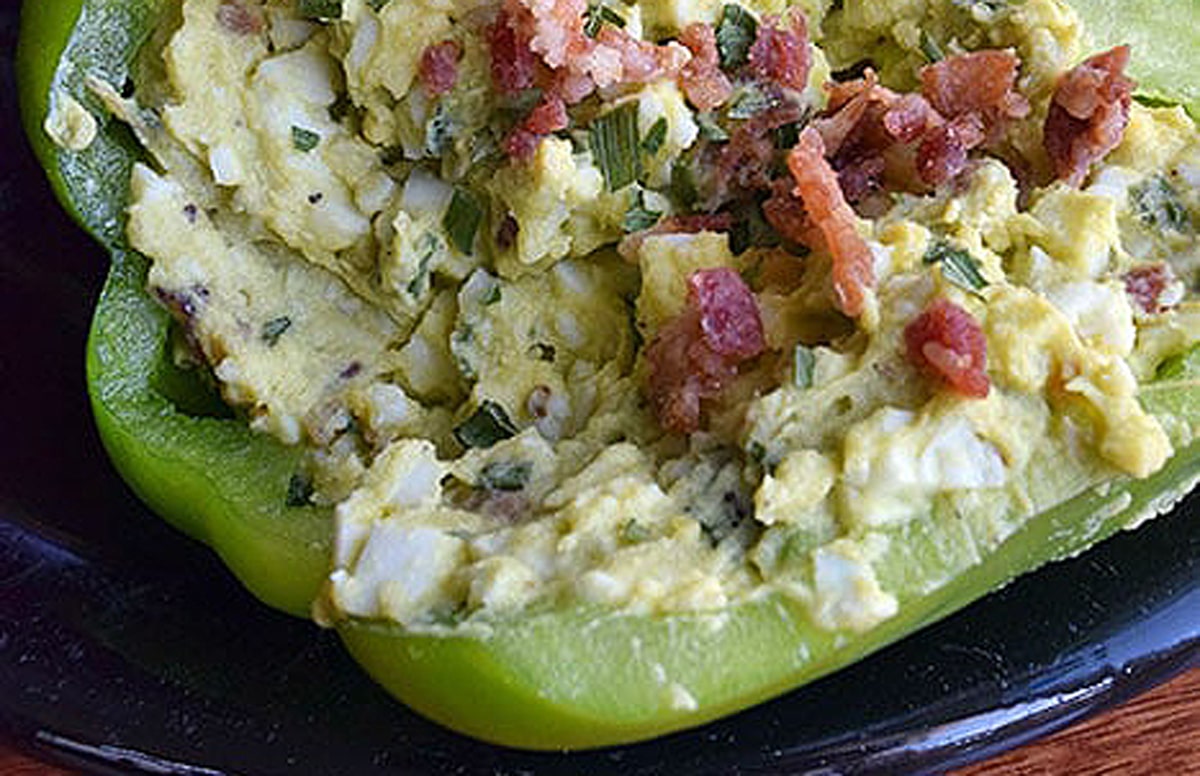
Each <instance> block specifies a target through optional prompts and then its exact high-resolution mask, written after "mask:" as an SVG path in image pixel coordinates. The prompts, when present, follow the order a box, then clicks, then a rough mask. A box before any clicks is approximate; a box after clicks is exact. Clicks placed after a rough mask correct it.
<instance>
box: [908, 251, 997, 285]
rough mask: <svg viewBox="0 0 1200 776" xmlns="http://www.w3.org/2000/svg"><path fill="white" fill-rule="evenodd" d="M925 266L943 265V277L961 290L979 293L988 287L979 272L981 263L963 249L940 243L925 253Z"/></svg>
mask: <svg viewBox="0 0 1200 776" xmlns="http://www.w3.org/2000/svg"><path fill="white" fill-rule="evenodd" d="M924 261H925V264H928V265H932V264H941V265H942V275H943V276H944V277H945V278H946V280H949V281H950V282H951V283H953V284H954V285H956V286H958V287H959V288H963V289H966V290H967V291H970V292H972V293H978V292H980V291H982V290H983V289H984V288H986V287H987V285H988V282H987V279H986V278H984V276H983V274H982V273H980V271H979V262H978V261H976V260H975V257H974V256H972V255H971V254H970V253H968V252H967V251H965V250H963V249H962V248H955V247H954V246H953V245H950V244H949V243H946V242H942V241H940V240H939V241H938V242H935V243H934V244H933V245H931V246H929V250H927V251H926V252H925V259H924Z"/></svg>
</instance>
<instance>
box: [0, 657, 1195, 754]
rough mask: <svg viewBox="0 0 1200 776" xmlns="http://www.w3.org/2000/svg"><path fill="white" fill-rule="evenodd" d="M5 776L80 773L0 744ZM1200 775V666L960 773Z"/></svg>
mask: <svg viewBox="0 0 1200 776" xmlns="http://www.w3.org/2000/svg"><path fill="white" fill-rule="evenodd" d="M0 774H3V776H75V772H74V771H70V770H64V769H62V768H58V767H55V766H52V765H47V764H45V763H42V762H39V761H37V760H35V759H33V758H30V757H29V756H27V755H25V754H22V753H19V752H17V751H16V750H14V749H13V748H11V747H9V746H6V745H5V744H3V743H0ZM1034 774H1037V775H1038V776H1041V775H1042V774H1070V776H1116V774H1120V776H1159V774H1171V775H1172V776H1187V775H1188V774H1200V668H1198V669H1194V670H1192V671H1190V672H1188V673H1186V674H1183V675H1182V676H1179V677H1177V678H1176V679H1175V680H1174V681H1171V682H1168V683H1167V684H1165V685H1163V686H1161V687H1159V688H1157V689H1155V690H1153V691H1151V692H1149V693H1147V694H1145V695H1142V696H1140V697H1138V698H1135V699H1134V700H1132V701H1130V702H1129V703H1126V704H1125V705H1124V706H1121V707H1120V708H1118V709H1115V710H1113V711H1110V712H1107V713H1105V714H1102V715H1100V716H1098V717H1096V718H1094V719H1091V720H1089V721H1087V722H1084V723H1081V724H1079V725H1076V726H1074V727H1071V728H1068V729H1067V730H1064V731H1062V732H1060V733H1058V734H1056V735H1053V736H1051V737H1049V738H1046V739H1043V740H1042V741H1038V742H1035V743H1033V744H1030V745H1028V746H1025V747H1022V748H1020V749H1017V750H1015V751H1012V752H1009V753H1007V754H1004V755H1001V756H999V757H996V758H994V759H992V760H988V761H987V762H985V763H981V764H979V765H973V766H971V767H969V768H964V769H962V770H960V771H958V772H957V773H956V774H955V776H1034Z"/></svg>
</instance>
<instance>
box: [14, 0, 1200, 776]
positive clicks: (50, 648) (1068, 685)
mask: <svg viewBox="0 0 1200 776" xmlns="http://www.w3.org/2000/svg"><path fill="white" fill-rule="evenodd" d="M37 1H38V2H49V1H50V0H37ZM15 36H16V3H15V2H11V1H10V0H0V52H3V64H2V66H0V141H3V145H2V146H0V734H7V735H8V736H9V737H12V738H14V739H15V740H17V741H18V742H20V743H21V744H23V745H25V746H27V747H29V748H31V749H33V750H34V751H35V752H36V753H38V754H39V755H40V756H43V757H48V758H50V759H54V760H58V761H61V762H66V763H69V764H73V765H75V766H78V767H83V768H86V769H89V770H93V771H96V772H99V773H185V774H213V773H223V772H227V771H233V772H238V773H282V772H290V771H295V772H306V773H340V774H375V773H397V772H400V773H472V774H473V773H495V774H501V773H503V774H510V773H572V774H578V773H614V772H621V773H662V772H670V773H688V774H701V773H729V772H748V773H754V772H761V773H779V772H796V771H808V770H818V771H822V772H826V773H843V772H845V773H859V772H883V771H886V772H888V773H895V772H898V771H928V770H935V769H942V768H947V767H951V766H954V765H961V764H964V763H966V762H969V761H972V760H976V759H980V758H983V757H985V756H988V755H991V754H994V753H996V752H998V751H1000V750H1002V749H1004V748H1007V747H1011V746H1014V745H1017V744H1020V743H1022V742H1024V741H1027V740H1029V739H1031V738H1033V737H1035V736H1039V735H1042V734H1044V733H1046V732H1049V731H1051V730H1054V729H1057V728H1059V727H1062V726H1065V725H1067V724H1070V723H1071V722H1073V721H1075V720H1078V719H1080V718H1081V717H1083V716H1086V715H1088V714H1091V713H1093V712H1095V711H1097V710H1099V709H1102V708H1105V707H1107V706H1110V705H1113V704H1115V703H1118V702H1120V701H1123V700H1124V699H1126V698H1128V697H1129V696H1131V695H1132V694H1134V693H1136V692H1139V691H1142V690H1144V689H1146V688H1148V687H1150V686H1152V685H1154V684H1156V683H1158V682H1160V681H1163V680H1165V679H1166V678H1168V677H1170V676H1172V675H1173V674H1175V673H1176V672H1178V671H1179V670H1181V669H1182V668H1184V667H1186V666H1187V665H1189V664H1192V663H1195V662H1197V658H1198V657H1200V499H1197V498H1195V497H1193V498H1192V499H1190V500H1189V501H1188V502H1186V503H1185V504H1184V505H1183V506H1182V507H1181V508H1179V509H1178V510H1176V512H1175V513H1174V514H1172V515H1170V516H1168V517H1165V518H1162V519H1160V520H1157V521H1155V522H1154V523H1152V524H1150V525H1147V526H1146V527H1144V528H1142V529H1141V530H1140V531H1138V532H1137V533H1134V534H1126V535H1122V536H1119V537H1117V538H1116V539H1115V540H1112V541H1110V542H1108V543H1106V544H1104V545H1103V546H1101V547H1099V548H1098V549H1096V550H1094V551H1092V552H1090V553H1088V554H1086V555H1084V556H1082V557H1080V558H1078V559H1076V560H1073V561H1071V562H1068V563H1060V564H1056V565H1054V566H1051V567H1048V568H1046V569H1043V570H1042V571H1040V572H1038V573H1036V574H1033V575H1031V576H1028V577H1025V578H1023V579H1021V580H1020V581H1018V582H1017V583H1015V584H1013V585H1011V586H1009V587H1008V588H1007V589H1005V590H1004V591H1002V592H1000V593H998V594H996V595H993V596H991V597H989V598H987V599H986V600H984V601H982V602H981V603H979V604H977V605H975V606H972V607H970V608H969V609H968V610H966V611H964V612H962V613H961V614H959V615H957V616H954V617H951V618H950V619H948V620H945V621H943V622H941V623H940V624H938V625H935V626H933V627H931V628H928V629H926V630H924V631H922V632H921V633H919V634H917V635H915V636H913V637H911V638H909V639H907V640H905V641H903V642H902V643H900V644H898V645H896V646H894V647H892V648H890V649H888V650H886V651H884V652H881V653H879V654H878V655H876V656H875V657H872V658H871V659H869V660H866V661H863V662H861V663H859V664H857V665H855V666H853V667H852V668H849V669H847V670H845V671H842V672H840V673H838V674H836V675H835V676H832V677H830V678H828V679H825V680H823V681H820V682H817V683H815V684H813V685H810V686H808V687H806V688H804V689H801V690H798V691H795V692H792V693H790V694H788V695H786V696H784V697H782V698H780V699H778V700H775V701H773V702H770V703H766V704H764V705H762V706H759V707H757V708H754V709H752V710H750V711H746V712H743V713H741V714H738V715H736V716H733V717H730V718H728V719H725V720H721V721H719V722H715V723H712V724H710V725H707V726H705V727H703V728H700V729H697V730H693V731H688V732H684V733H679V734H676V735H673V736H669V737H666V738H662V739H659V740H657V741H652V742H649V743H645V744H638V745H634V746H627V747H621V748H614V749H608V750H603V751H597V752H588V753H582V754H574V755H549V754H530V753H523V752H516V751H512V750H506V749H501V748H498V747H493V746H489V745H486V744H482V743H479V742H476V741H473V740H470V739H467V738H463V737H461V736H458V735H455V734H454V733H451V732H448V731H446V730H443V729H442V728H439V727H437V726H435V725H433V724H431V723H428V722H426V721H424V720H422V719H421V718H419V717H417V716H415V715H413V714H411V713H409V712H408V711H407V710H406V709H405V708H404V707H402V706H400V705H399V704H397V703H394V702H392V701H391V700H389V698H388V697H387V696H386V695H385V694H384V693H383V692H382V691H381V690H379V689H377V688H376V687H375V686H374V685H373V684H372V683H371V682H370V681H369V680H368V679H366V678H365V676H364V675H363V674H361V673H360V672H359V670H358V669H357V668H356V667H355V666H354V664H353V663H352V662H351V661H350V659H349V658H348V657H347V656H346V655H344V654H343V652H342V651H341V648H340V647H339V645H338V644H337V642H336V639H335V638H334V637H333V636H332V635H330V634H329V633H326V632H322V631H320V630H318V629H317V628H316V627H314V626H313V625H311V624H308V623H305V622H301V621H298V620H293V619H290V618H288V617H285V616H283V615H279V614H276V613H274V612H272V611H269V610H267V609H266V608H264V607H263V606H261V605H259V604H257V603H256V602H255V601H254V600H252V599H251V598H250V596H248V595H247V594H246V593H245V592H243V591H242V590H241V589H240V588H239V587H238V585H237V584H236V583H235V582H234V581H232V580H231V578H230V577H229V575H228V574H226V572H225V571H224V569H223V568H222V567H221V565H220V564H219V563H218V562H217V561H216V560H215V558H214V557H213V556H212V555H211V554H210V553H209V552H208V551H207V550H206V549H205V548H203V547H201V546H199V545H197V544H195V543H193V542H190V541H188V540H187V539H185V538H183V537H182V536H180V535H178V534H176V533H175V532H173V531H172V530H171V529H169V528H168V527H166V526H165V525H164V524H162V523H161V522H160V521H159V520H157V519H156V518H155V517H154V516H153V515H151V514H149V513H148V512H147V511H146V510H145V509H144V508H143V507H142V506H141V505H140V504H139V503H138V502H137V501H136V500H135V499H134V498H133V497H132V496H131V495H130V493H129V492H128V491H127V490H126V489H125V487H124V486H123V485H122V484H121V482H120V480H119V479H118V478H117V477H116V475H115V474H114V473H113V472H112V470H111V469H110V467H109V465H108V463H107V461H106V459H105V456H104V453H103V451H102V450H101V448H100V445H99V442H98V440H97V438H96V434H95V432H94V430H93V428H92V424H91V419H90V415H89V411H88V408H87V404H86V399H85V393H84V383H83V366H82V365H83V347H84V339H85V336H86V333H87V325H88V314H89V311H90V310H91V306H92V300H93V297H94V295H95V293H96V291H97V289H98V287H99V283H100V281H101V277H102V273H103V268H104V265H105V256H104V255H103V253H102V252H100V251H99V250H98V249H96V248H95V247H94V246H93V245H92V244H90V243H89V241H88V240H87V238H86V237H84V236H83V235H82V234H80V233H79V232H78V230H76V229H75V228H74V227H73V225H72V224H71V223H70V222H68V221H67V219H66V218H65V217H64V216H63V215H61V213H60V211H59V209H58V207H57V206H56V204H55V202H54V201H53V199H52V197H51V195H50V193H49V191H48V189H47V187H46V185H45V184H44V182H43V180H42V178H41V173H40V171H39V169H38V168H37V166H36V164H35V163H34V161H33V160H32V158H31V157H30V155H29V153H28V151H27V149H26V147H25V144H24V142H23V140H22V139H21V137H20V134H19V131H18V127H17V118H16V108H15V105H14V104H13V101H14V97H13V86H12V67H11V52H12V47H13V43H14V39H15Z"/></svg>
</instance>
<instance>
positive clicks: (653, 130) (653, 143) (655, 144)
mask: <svg viewBox="0 0 1200 776" xmlns="http://www.w3.org/2000/svg"><path fill="white" fill-rule="evenodd" d="M666 141H667V120H666V119H665V118H663V117H659V119H658V121H656V122H654V123H653V124H651V125H650V130H649V131H648V132H646V136H645V137H644V138H642V150H643V151H645V152H646V153H647V154H648V155H650V156H654V155H655V154H656V153H658V151H659V149H661V148H662V147H663V143H665V142H666Z"/></svg>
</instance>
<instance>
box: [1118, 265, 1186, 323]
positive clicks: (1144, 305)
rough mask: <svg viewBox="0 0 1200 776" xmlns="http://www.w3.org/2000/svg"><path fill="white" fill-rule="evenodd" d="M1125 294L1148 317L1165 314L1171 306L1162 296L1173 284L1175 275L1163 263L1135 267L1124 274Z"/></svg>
mask: <svg viewBox="0 0 1200 776" xmlns="http://www.w3.org/2000/svg"><path fill="white" fill-rule="evenodd" d="M1124 280H1125V293H1127V294H1129V298H1130V299H1132V300H1133V302H1134V304H1136V305H1137V306H1138V309H1139V310H1141V311H1142V312H1144V313H1147V314H1148V315H1157V314H1158V313H1163V312H1166V311H1167V310H1169V309H1171V307H1172V306H1173V305H1171V304H1170V303H1168V302H1165V301H1164V300H1163V294H1164V293H1165V292H1166V290H1167V289H1168V288H1170V286H1171V284H1172V283H1174V282H1175V273H1173V272H1171V267H1170V266H1168V265H1167V264H1164V263H1161V262H1160V263H1158V264H1150V265H1148V266H1144V267H1135V268H1134V269H1132V270H1130V271H1129V272H1126V273H1125V277H1124Z"/></svg>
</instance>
